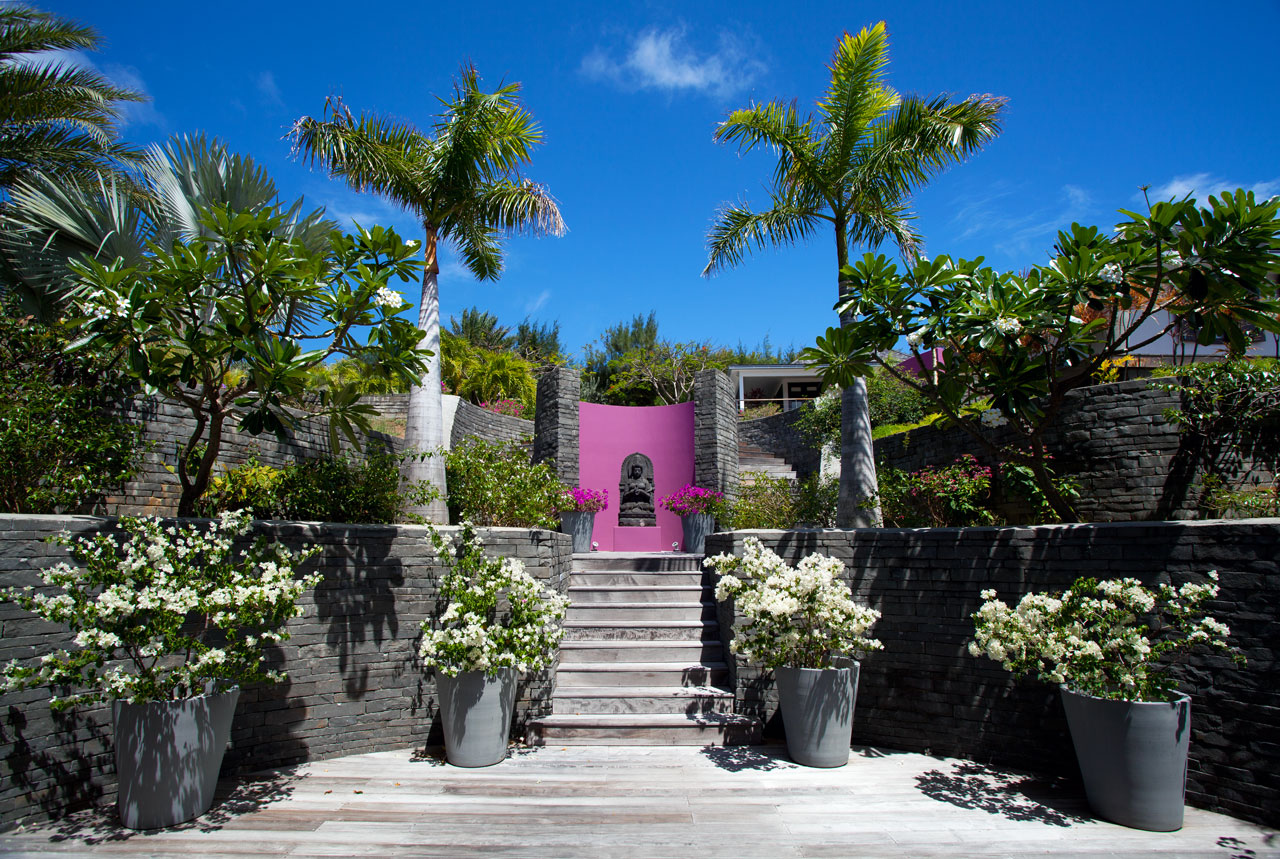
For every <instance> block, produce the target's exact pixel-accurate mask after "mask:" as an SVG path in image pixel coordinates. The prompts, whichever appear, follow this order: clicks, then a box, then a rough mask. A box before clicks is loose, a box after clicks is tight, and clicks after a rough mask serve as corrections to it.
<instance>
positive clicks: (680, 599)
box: [566, 574, 702, 606]
mask: <svg viewBox="0 0 1280 859" xmlns="http://www.w3.org/2000/svg"><path fill="white" fill-rule="evenodd" d="M569 582H570V583H569V589H568V593H567V594H566V595H567V596H568V597H569V603H570V604H571V605H577V606H582V605H590V604H595V603H609V604H611V605H616V604H618V603H633V604H639V603H646V604H650V603H696V604H699V605H701V604H702V585H701V584H695V585H607V586H605V587H594V586H591V585H582V584H579V583H578V581H577V575H576V574H575V576H574V577H573V578H571V579H570V580H569Z"/></svg>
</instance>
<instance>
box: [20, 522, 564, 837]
mask: <svg viewBox="0 0 1280 859" xmlns="http://www.w3.org/2000/svg"><path fill="white" fill-rule="evenodd" d="M113 525H114V520H111V519H103V518H97V517H37V516H13V515H0V587H11V586H24V585H37V586H38V585H40V584H41V582H40V580H39V577H38V575H37V571H38V570H40V569H42V568H44V567H46V566H50V565H52V564H53V563H56V562H58V561H62V560H66V558H67V554H66V551H65V549H63V548H62V547H60V546H56V545H51V544H48V543H45V542H43V541H44V538H45V537H47V536H49V535H50V534H53V533H57V532H58V531H62V530H64V529H65V530H68V531H70V532H71V533H73V534H76V535H88V534H92V533H96V532H98V531H100V530H102V529H106V528H111V527H113ZM441 530H442V531H444V532H446V533H448V532H450V531H453V530H455V529H452V528H441ZM258 534H262V535H266V536H268V537H271V538H273V539H278V540H280V541H281V542H282V543H284V544H285V545H287V546H289V547H290V548H293V549H299V548H303V547H306V546H313V545H314V546H319V547H320V549H321V553H320V554H319V555H318V556H316V557H315V558H312V559H311V560H310V561H308V562H307V564H306V566H305V567H304V568H303V569H304V571H311V570H319V571H320V572H321V573H322V574H323V576H324V578H323V580H322V581H321V583H320V584H319V585H318V586H317V587H316V588H315V590H314V591H312V592H310V593H308V594H305V595H304V596H303V598H302V599H301V600H300V603H299V604H300V605H301V606H302V608H303V611H304V613H303V616H302V617H299V618H295V619H293V620H291V621H290V622H289V624H288V627H287V630H288V632H289V633H290V635H291V638H290V639H289V640H288V641H286V642H284V643H282V644H281V645H279V646H278V647H276V648H275V649H274V650H273V651H271V652H270V653H269V659H270V662H271V665H272V667H276V668H280V669H283V670H284V671H286V672H288V675H289V677H288V680H286V681H285V682H283V683H280V684H277V685H273V686H254V687H250V688H247V689H244V690H242V694H241V697H240V701H239V704H238V705H237V708H236V718H235V722H234V725H233V728H232V736H231V747H230V749H229V750H228V752H227V757H226V760H225V762H224V765H223V773H224V775H226V774H232V773H245V772H251V771H256V770H260V769H264V768H270V767H278V766H284V765H288V764H293V763H298V762H301V761H307V760H319V759H324V758H330V757H335V756H340V755H347V754H357V753H362V752H371V751H377V750H380V749H388V748H403V747H409V746H423V745H429V744H432V745H433V744H437V743H439V742H441V739H442V734H441V727H440V723H439V719H438V713H437V705H436V690H435V683H434V680H433V678H432V677H430V676H429V675H427V674H425V673H424V672H423V671H422V670H421V667H420V666H419V664H418V663H417V662H416V659H415V653H416V647H417V642H418V635H419V625H420V623H421V622H422V621H423V620H424V619H425V618H427V617H429V616H431V615H432V614H433V613H434V612H435V611H436V609H437V607H438V601H437V596H438V583H439V580H440V573H441V570H442V568H441V565H440V563H439V560H438V558H437V557H436V555H435V552H434V550H433V549H432V547H431V543H430V540H429V536H428V531H427V529H426V528H423V527H417V526H407V525H405V526H394V525H386V526H381V525H328V524H325V525H321V524H312V523H279V522H273V523H266V522H258V523H254V535H258ZM480 534H481V536H482V538H483V539H484V541H485V544H486V550H487V552H489V553H490V554H494V555H501V556H504V557H513V558H520V559H521V560H523V561H524V563H525V566H526V569H527V570H529V572H530V573H531V574H532V575H533V576H535V577H536V578H538V579H540V580H542V581H544V582H546V583H547V584H548V585H550V586H551V587H553V588H555V589H556V590H558V591H560V592H562V593H563V592H564V590H565V589H566V588H567V586H568V578H569V570H570V563H571V551H572V544H571V538H570V537H569V536H568V535H566V534H559V533H556V532H553V531H543V530H525V529H517V528H491V529H481V530H480ZM69 644H70V636H69V634H68V633H67V632H66V630H65V628H63V627H60V626H56V625H49V624H45V623H42V622H40V621H39V620H38V619H36V618H34V617H33V616H32V615H30V614H27V613H26V612H25V611H23V610H22V609H20V608H18V607H17V606H15V605H13V604H12V603H0V664H3V663H6V662H8V661H9V660H10V659H21V660H28V659H34V658H37V657H39V656H40V655H42V654H44V653H48V652H50V651H51V650H54V649H57V648H60V647H66V646H68V645H69ZM554 671H555V669H554V666H553V667H552V668H551V669H550V670H548V671H545V672H542V673H540V674H537V675H531V676H526V677H524V678H522V682H521V684H520V690H519V694H518V701H517V705H516V724H515V726H514V728H513V734H515V735H517V736H519V735H522V734H523V730H524V726H525V724H526V723H527V722H528V720H529V719H535V718H539V717H541V716H545V715H548V714H549V713H550V701H551V689H552V685H553V679H554ZM110 737H111V720H110V712H109V710H108V709H107V708H106V707H103V706H97V707H83V708H77V709H76V710H74V711H71V712H69V713H65V714H56V713H53V712H52V711H51V710H50V708H49V691H48V690H47V689H31V690H27V691H23V692H4V693H0V828H4V827H8V826H13V825H15V824H20V823H22V822H24V821H27V820H33V819H41V818H51V817H52V818H56V817H58V816H60V815H61V814H63V813H64V812H65V811H67V810H68V809H71V808H75V807H80V806H85V805H90V804H101V805H110V804H112V803H114V791H115V785H114V764H113V763H112V760H111V755H112V751H111V749H112V745H111V739H110Z"/></svg>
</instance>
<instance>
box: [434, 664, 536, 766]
mask: <svg viewBox="0 0 1280 859" xmlns="http://www.w3.org/2000/svg"><path fill="white" fill-rule="evenodd" d="M436 690H437V691H438V692H439V693H440V720H441V721H442V722H443V723H444V750H445V754H446V756H447V757H448V758H449V763H451V764H453V765H454V766H455V767H488V766H493V765H494V764H496V763H499V762H501V761H503V760H505V759H506V757H507V736H508V735H509V734H510V733H511V715H512V713H513V712H514V711H515V707H516V670H515V669H514V668H499V669H498V672H497V674H496V675H494V676H492V677H490V676H489V675H487V674H485V673H484V672H483V671H464V672H462V673H461V674H459V675H458V676H457V677H446V676H445V675H443V674H440V673H438V672H437V673H436Z"/></svg>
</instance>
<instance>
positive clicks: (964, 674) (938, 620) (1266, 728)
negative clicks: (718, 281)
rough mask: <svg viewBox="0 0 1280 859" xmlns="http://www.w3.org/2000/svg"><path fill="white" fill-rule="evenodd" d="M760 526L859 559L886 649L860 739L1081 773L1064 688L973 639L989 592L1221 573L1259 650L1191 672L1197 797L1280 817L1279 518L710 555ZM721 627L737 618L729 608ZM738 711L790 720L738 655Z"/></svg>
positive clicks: (903, 535) (867, 692)
mask: <svg viewBox="0 0 1280 859" xmlns="http://www.w3.org/2000/svg"><path fill="white" fill-rule="evenodd" d="M749 536H757V537H759V538H760V539H761V540H763V541H764V542H765V543H766V545H768V546H770V547H771V548H773V549H774V550H775V551H777V552H778V553H779V554H781V555H782V556H783V557H784V558H786V559H787V560H789V561H790V562H792V563H794V562H796V561H797V560H799V559H800V558H801V557H803V556H804V555H806V554H809V553H811V552H820V553H822V554H826V555H833V556H835V557H838V558H840V559H841V560H843V561H844V562H845V564H846V565H847V570H848V575H849V579H850V584H851V587H852V590H853V593H854V595H855V598H856V599H858V600H859V601H860V602H864V603H866V604H869V605H871V606H872V607H873V608H875V609H878V610H879V611H881V612H882V613H883V617H882V619H881V620H880V622H879V624H878V625H877V626H876V628H875V635H876V637H878V638H879V639H881V640H882V641H883V642H884V650H883V651H880V652H876V653H872V654H870V655H869V656H867V657H865V658H864V659H863V662H862V676H861V681H860V683H859V687H858V702H857V712H856V715H855V720H854V726H853V741H854V742H855V743H865V744H868V745H873V746H885V747H888V748H894V749H904V750H908V751H914V752H925V753H933V754H939V755H947V756H956V757H962V758H967V759H970V760H975V761H979V762H993V763H996V764H1000V765H1005V766H1010V767H1016V768H1020V769H1026V770H1030V771H1033V772H1037V771H1038V772H1058V773H1063V774H1068V775H1073V774H1074V773H1075V772H1076V770H1075V763H1074V758H1073V755H1072V749H1071V743H1070V739H1069V735H1068V733H1067V727H1066V721H1065V717H1064V715H1063V712H1062V705H1061V703H1060V701H1059V696H1058V693H1057V691H1056V690H1054V689H1053V688H1051V687H1050V686H1049V685H1048V684H1045V683H1041V682H1038V681H1035V680H1023V681H1015V680H1013V679H1012V677H1011V675H1009V674H1008V673H1007V672H1005V671H1004V670H1003V669H1001V668H1000V667H999V665H997V664H996V663H994V662H992V661H990V660H988V659H985V658H982V659H976V658H973V657H971V656H969V654H968V653H967V650H966V646H967V643H968V641H969V640H970V639H971V638H972V635H973V625H972V621H971V619H970V615H971V614H972V613H973V612H974V611H976V610H977V609H978V607H979V605H980V604H981V599H980V597H979V593H980V591H982V590H983V589H984V588H995V589H996V590H997V591H998V592H999V594H1000V596H1001V598H1003V599H1004V600H1006V601H1007V602H1010V603H1012V602H1015V601H1016V600H1017V599H1019V598H1020V597H1021V596H1022V595H1023V594H1024V593H1027V592H1029V591H1032V590H1045V589H1055V588H1063V587H1065V586H1067V585H1069V584H1070V582H1071V581H1073V580H1074V579H1075V578H1077V577H1079V576H1082V575H1093V576H1098V577H1113V578H1114V577H1123V576H1133V577H1136V578H1139V579H1141V580H1143V581H1144V582H1147V583H1153V582H1160V581H1168V582H1172V583H1174V584H1180V583H1182V582H1184V581H1188V580H1196V581H1203V580H1204V578H1203V577H1204V574H1205V573H1206V572H1208V571H1209V570H1213V569H1216V570H1218V572H1219V574H1220V576H1221V586H1222V589H1221V593H1220V595H1219V599H1218V600H1217V601H1216V602H1215V603H1214V605H1213V611H1214V614H1215V615H1216V616H1217V617H1218V618H1219V619H1220V620H1222V621H1223V622H1225V623H1226V624H1227V625H1228V626H1229V627H1230V628H1231V630H1232V642H1233V643H1234V644H1235V645H1236V646H1238V647H1239V648H1240V649H1241V650H1242V651H1243V652H1244V654H1245V655H1246V657H1247V658H1248V660H1249V661H1248V665H1247V666H1246V667H1245V668H1244V669H1240V670H1237V669H1236V668H1234V666H1233V665H1232V663H1231V662H1230V660H1228V659H1227V658H1225V657H1223V656H1217V655H1197V656H1195V657H1193V658H1192V659H1191V660H1190V661H1189V663H1188V664H1187V665H1186V666H1185V667H1182V668H1180V669H1179V673H1178V676H1179V678H1180V680H1181V682H1182V686H1183V688H1184V689H1185V691H1187V692H1189V693H1190V694H1191V696H1192V699H1193V704H1192V728H1193V733H1192V740H1191V764H1190V774H1189V779H1188V799H1189V801H1190V802H1191V803H1193V804H1195V805H1197V806H1200V807H1204V808H1210V809H1214V810H1218V811H1222V812H1225V813H1227V814H1231V815H1234V816H1236V817H1241V818H1245V819H1248V820H1254V821H1258V822H1260V823H1264V824H1267V825H1271V826H1275V825H1277V824H1280V663H1277V661H1276V657H1277V650H1280V639H1277V636H1276V629H1277V622H1278V621H1280V566H1278V565H1277V556H1278V554H1280V520H1273V519H1267V520H1248V521H1239V522H1229V523H1224V522H1159V523H1154V522H1153V523H1136V522H1135V523H1116V524H1101V525H1057V526H1041V527H1036V528H966V529H956V528H939V529H927V530H926V529H917V530H910V529H883V530H854V531H837V530H822V531H818V530H815V531H755V532H753V531H737V532H732V533H721V534H714V535H712V536H710V537H709V538H708V539H707V546H706V551H707V554H708V555H713V554H717V553H721V552H734V553H737V554H741V552H742V549H743V541H744V539H745V538H746V537H749ZM719 612H720V621H721V630H722V635H723V636H725V638H726V640H727V639H728V638H729V637H731V635H732V632H731V630H732V626H733V624H734V622H735V618H734V617H733V615H732V609H731V607H729V606H726V605H723V604H722V605H721V606H720V607H719ZM731 669H732V672H733V677H734V684H735V686H736V692H737V700H738V707H739V709H740V711H742V712H744V713H746V714H748V715H752V716H756V717H758V718H760V719H761V720H762V721H763V722H765V724H766V731H772V732H773V733H775V734H777V733H778V732H780V730H781V724H780V721H781V720H780V718H779V717H778V715H777V712H776V711H777V693H776V690H775V689H774V686H773V682H772V675H771V674H764V673H761V672H760V671H759V669H757V668H756V667H754V666H751V665H747V664H745V663H744V662H743V661H742V660H740V659H739V660H736V661H735V663H734V664H733V665H732V666H731Z"/></svg>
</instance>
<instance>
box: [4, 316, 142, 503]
mask: <svg viewBox="0 0 1280 859" xmlns="http://www.w3.org/2000/svg"><path fill="white" fill-rule="evenodd" d="M16 311H17V308H16V305H15V303H14V302H13V301H4V302H2V303H0V511H3V512H5V513H66V512H76V511H80V510H82V509H84V508H85V507H86V506H88V505H91V504H92V503H93V502H94V501H96V500H97V499H99V498H100V497H101V496H102V495H103V493H104V492H106V491H107V490H109V489H110V488H111V487H114V486H118V485H120V484H122V483H124V482H125V481H126V480H128V479H129V478H130V477H131V476H133V474H134V473H135V472H136V471H137V468H138V460H139V456H140V454H141V449H142V444H141V437H142V428H141V427H139V426H136V425H133V424H130V423H127V422H126V421H124V420H123V419H122V417H121V416H120V415H119V414H118V413H113V409H115V408H118V407H119V404H120V403H121V402H126V401H127V400H128V399H129V398H130V397H131V396H132V395H133V393H134V391H135V388H134V386H133V385H132V384H130V383H129V381H128V380H127V379H126V378H124V377H123V376H122V375H121V374H120V373H119V372H118V371H116V370H115V369H113V368H112V367H111V363H110V361H109V360H108V359H106V358H103V357H101V356H97V355H94V354H92V353H87V352H68V351H67V346H68V340H67V337H66V336H65V334H64V333H63V331H62V330H60V329H59V328H58V327H56V326H52V327H51V326H45V325H41V324H39V323H37V322H35V321H34V320H32V319H30V318H17V312H16Z"/></svg>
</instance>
